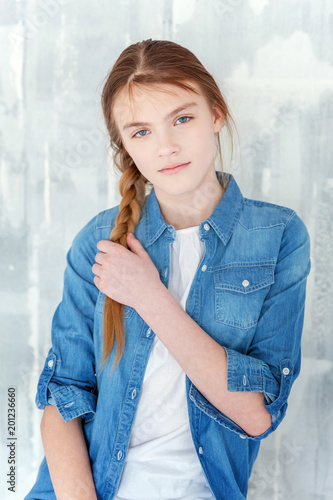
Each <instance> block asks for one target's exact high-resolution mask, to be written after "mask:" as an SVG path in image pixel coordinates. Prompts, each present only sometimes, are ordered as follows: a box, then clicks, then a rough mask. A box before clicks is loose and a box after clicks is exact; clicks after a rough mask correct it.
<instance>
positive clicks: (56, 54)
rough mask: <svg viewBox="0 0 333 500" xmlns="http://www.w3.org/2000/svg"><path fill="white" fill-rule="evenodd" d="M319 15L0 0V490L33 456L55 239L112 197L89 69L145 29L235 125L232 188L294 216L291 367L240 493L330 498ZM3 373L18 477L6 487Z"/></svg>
mask: <svg viewBox="0 0 333 500" xmlns="http://www.w3.org/2000/svg"><path fill="white" fill-rule="evenodd" d="M332 18H333V4H332V2H329V1H325V0H308V1H305V0H299V1H290V0H289V1H286V0H281V1H274V0H270V1H268V0H210V1H207V0H197V1H195V0H173V1H172V0H164V1H163V0H155V1H150V0H135V1H134V0H127V1H126V0H125V1H122V2H119V1H117V2H116V1H114V0H108V1H107V0H104V1H102V0H99V1H98V0H95V1H94V2H87V1H82V0H81V1H74V0H72V1H68V0H61V1H60V0H43V1H41V0H40V1H33V0H17V1H9V0H8V1H5V0H2V1H1V2H0V37H1V39H0V43H1V48H0V71H1V76H0V119H1V136H0V148H1V152H0V247H1V248H0V250H1V259H0V266H1V269H0V294H1V297H0V328H1V338H0V342H1V345H0V349H1V351H0V352H1V358H2V359H1V365H0V366H1V372H0V375H1V378H0V380H1V382H0V387H1V404H0V407H1V414H0V423H1V454H0V459H1V463H0V470H1V486H0V491H1V497H2V498H4V497H5V498H11V499H13V500H16V499H21V498H22V497H23V496H24V494H26V493H27V491H29V489H30V487H31V485H32V484H33V482H34V480H35V477H36V474H37V469H38V466H39V463H40V461H41V459H42V457H43V448H42V442H41V438H40V430H39V423H40V419H41V416H42V412H41V411H40V410H37V409H36V407H35V406H34V398H35V392H36V385H37V380H38V377H39V374H40V372H41V370H42V367H43V364H44V360H45V356H46V354H47V351H48V348H49V346H50V328H51V320H52V316H53V313H54V310H55V308H56V306H57V305H58V303H59V301H60V300H61V294H62V276H63V271H64V268H65V256H66V252H67V250H68V248H69V246H70V244H71V242H72V239H73V238H74V236H75V234H76V233H77V231H78V230H79V229H80V228H81V227H82V226H83V225H84V224H85V223H86V222H87V221H88V220H89V219H90V218H91V217H93V216H94V215H96V214H97V212H99V211H100V210H104V209H105V208H109V207H111V206H114V205H116V204H117V203H119V200H120V197H119V193H118V185H117V181H118V178H119V177H118V175H116V174H114V173H112V163H111V160H110V154H109V153H108V148H107V146H108V136H107V132H106V129H105V127H104V122H103V117H102V112H101V107H100V94H101V91H102V88H103V80H104V78H105V77H106V75H107V73H108V71H109V69H110V68H111V66H112V65H113V63H114V62H115V60H116V58H117V57H118V56H119V54H120V52H121V51H122V50H123V49H124V48H125V47H126V46H128V45H129V44H130V43H134V42H137V41H139V40H142V39H145V38H161V39H170V40H174V41H176V42H178V43H180V44H182V45H185V46H186V47H188V48H189V49H190V50H192V51H193V52H194V53H195V54H196V55H197V56H198V57H199V59H200V60H201V61H202V62H203V64H204V65H205V66H206V67H207V69H208V70H209V71H210V72H211V73H212V74H213V76H214V77H215V78H216V80H217V82H218V84H219V85H220V86H221V90H222V92H223V94H224V95H225V97H226V100H227V102H228V103H229V105H230V109H231V112H232V113H233V116H234V118H235V121H236V125H237V128H238V130H239V133H240V140H241V143H240V146H239V147H238V154H237V152H236V155H235V160H234V161H233V162H232V164H231V165H229V166H228V160H226V163H225V169H226V170H227V171H230V172H231V173H233V174H234V175H235V177H236V180H237V182H238V183H239V184H240V186H241V188H242V191H243V194H244V196H247V197H250V198H255V199H259V200H264V201H270V202H272V203H277V204H280V205H285V206H288V207H290V208H293V209H295V210H296V211H297V213H298V215H299V216H300V217H301V218H302V219H303V221H304V222H305V224H306V226H307V228H308V231H309V233H310V237H311V243H312V250H311V252H312V255H311V258H312V271H311V274H310V276H309V279H308V292H307V302H306V313H305V323H304V333H303V366H302V372H301V375H300V377H299V379H298V380H297V381H296V383H295V385H294V387H293V390H292V394H291V397H290V402H289V409H288V412H287V416H286V418H285V420H284V421H283V423H282V424H281V426H280V427H279V428H278V430H277V431H276V432H275V433H274V434H272V435H271V436H269V438H267V440H265V441H264V442H263V443H262V445H261V450H260V452H259V458H258V459H257V462H256V464H255V468H254V471H253V474H252V477H251V481H250V492H249V496H248V498H249V500H267V499H271V500H280V499H282V498H283V499H288V500H310V499H311V500H312V499H313V500H326V499H327V500H328V499H330V498H333V456H332V455H333V432H332V431H333V424H332V422H333V405H332V392H333V373H332V371H333V367H332V359H333V335H332V316H333V308H332V293H331V283H332V280H333V272H332V268H333V244H332V237H331V235H332V233H333V168H332V152H333V141H332V121H333V36H332ZM240 152H241V157H242V161H240V154H239V153H240ZM225 154H226V157H227V152H225ZM13 385H14V386H15V387H16V391H17V415H18V420H17V437H18V441H17V443H18V445H17V449H16V450H17V462H18V463H17V470H18V474H17V487H18V488H17V493H16V494H10V493H7V495H5V494H6V485H5V481H6V478H5V474H6V473H7V472H8V470H9V466H8V464H7V456H8V449H7V448H6V438H7V412H6V391H7V388H8V387H9V386H13Z"/></svg>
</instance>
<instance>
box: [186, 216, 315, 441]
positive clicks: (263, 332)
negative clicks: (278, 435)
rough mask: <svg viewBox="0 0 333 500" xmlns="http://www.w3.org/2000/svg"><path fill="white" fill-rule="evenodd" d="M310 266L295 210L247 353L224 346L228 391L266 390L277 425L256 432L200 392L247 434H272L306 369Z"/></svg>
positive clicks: (226, 422)
mask: <svg viewBox="0 0 333 500" xmlns="http://www.w3.org/2000/svg"><path fill="white" fill-rule="evenodd" d="M310 269H311V261H310V238H309V234H308V231H307V229H306V226H305V225H304V223H303V221H302V220H301V219H300V218H299V217H298V216H297V214H296V212H294V213H293V215H292V216H291V218H290V219H289V221H288V223H287V225H286V227H285V230H284V233H283V236H282V241H281V246H280V252H279V256H278V259H277V263H276V267H275V273H274V283H273V284H272V285H271V287H270V289H269V292H268V294H267V296H266V298H265V301H264V303H263V306H262V309H261V313H260V317H259V320H258V324H257V328H256V332H255V334H254V338H253V341H252V343H251V346H250V348H249V350H248V352H247V353H246V354H243V353H240V352H238V351H235V350H234V349H230V348H227V347H224V349H225V351H226V353H227V388H228V391H231V392H262V393H263V394H264V404H265V406H266V409H267V410H268V412H269V413H270V414H271V415H272V424H271V427H270V428H269V429H267V431H266V432H265V433H263V434H261V435H259V436H250V435H249V434H247V433H246V432H245V431H244V430H243V429H242V428H241V427H239V426H238V425H237V424H236V423H235V422H233V421H232V420H231V419H230V418H228V417H227V416H226V415H225V414H224V413H222V412H220V411H219V410H218V409H217V408H216V407H215V406H213V405H212V404H211V403H210V402H209V401H208V400H207V399H206V398H205V397H204V396H203V395H202V394H201V393H199V394H200V396H199V399H200V401H198V403H199V404H200V406H201V407H202V408H204V407H205V412H206V413H207V414H208V415H210V416H211V417H212V418H214V419H215V420H216V421H217V422H218V423H219V424H221V425H223V426H225V427H226V428H228V429H229V430H231V431H234V432H236V433H237V434H239V436H240V437H242V438H244V439H246V438H248V439H253V440H261V439H263V438H265V437H267V436H268V435H269V434H270V433H271V432H273V431H274V430H275V429H276V428H277V427H278V425H279V424H280V422H281V421H282V419H283V418H284V416H285V413H286V410H287V406H288V402H287V400H288V396H289V393H290V389H291V387H292V385H293V383H294V381H295V380H296V378H297V377H298V375H299V372H300V366H301V336H302V330H303V321H304V308H305V296H306V280H307V277H308V275H309V273H310ZM197 397H198V394H197V395H196V398H197Z"/></svg>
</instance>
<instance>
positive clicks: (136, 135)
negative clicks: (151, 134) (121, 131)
mask: <svg viewBox="0 0 333 500" xmlns="http://www.w3.org/2000/svg"><path fill="white" fill-rule="evenodd" d="M140 132H148V130H139V132H137V133H136V134H134V135H133V137H144V135H147V134H144V135H139V136H138V134H140Z"/></svg>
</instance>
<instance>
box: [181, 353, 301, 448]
mask: <svg viewBox="0 0 333 500" xmlns="http://www.w3.org/2000/svg"><path fill="white" fill-rule="evenodd" d="M225 349H226V351H227V356H228V368H227V388H228V390H229V391H232V392H240V391H243V392H245V391H247V392H262V393H263V394H264V397H265V406H266V408H267V411H268V412H269V413H270V414H271V415H272V425H271V427H269V429H267V430H266V431H265V432H264V433H263V434H260V435H259V436H250V435H249V434H247V433H246V432H245V431H244V430H243V429H242V428H241V427H240V426H239V425H237V424H236V423H235V422H234V421H233V420H231V419H230V418H229V417H228V416H227V415H225V414H224V413H222V412H221V411H220V410H218V409H217V408H216V407H215V406H213V405H212V404H211V403H210V402H209V401H208V400H207V399H206V398H205V397H204V396H203V395H202V394H201V392H200V391H198V389H197V388H196V387H195V386H194V385H193V384H192V383H191V384H190V391H189V397H190V399H191V400H192V401H193V402H194V404H195V405H196V406H197V407H198V408H199V409H200V410H202V411H203V412H204V413H205V414H206V415H208V416H209V417H210V418H212V419H214V420H215V421H216V422H217V423H218V424H220V425H223V427H225V428H227V429H229V430H230V431H232V432H235V433H236V434H238V435H239V437H240V438H242V439H252V440H255V441H259V440H261V439H264V438H266V437H267V436H268V435H269V434H271V433H272V432H273V431H274V430H275V429H276V428H277V427H278V425H279V424H280V423H281V421H282V420H283V418H284V416H285V414H286V410H287V407H288V403H287V398H288V395H289V392H290V388H291V384H292V375H293V368H294V366H293V364H292V362H291V360H290V359H284V360H282V361H281V363H280V372H281V383H280V384H279V383H278V382H277V381H276V379H275V378H274V377H273V375H272V373H271V371H270V369H269V367H268V365H267V364H266V363H265V362H263V361H261V360H259V359H256V358H253V357H251V356H247V355H245V354H241V353H239V352H237V351H234V350H233V349H227V348H225ZM229 363H230V366H229ZM244 377H245V378H244Z"/></svg>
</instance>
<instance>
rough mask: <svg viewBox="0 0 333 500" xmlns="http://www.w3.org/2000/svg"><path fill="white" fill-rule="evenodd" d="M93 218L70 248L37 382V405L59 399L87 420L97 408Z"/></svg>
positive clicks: (64, 412)
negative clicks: (60, 298) (43, 362)
mask: <svg viewBox="0 0 333 500" xmlns="http://www.w3.org/2000/svg"><path fill="white" fill-rule="evenodd" d="M95 219H96V217H94V218H93V219H91V221H90V222H88V224H86V226H85V227H84V228H83V229H81V231H80V232H79V233H78V234H77V235H76V237H75V238H74V240H73V243H72V246H71V248H70V250H69V251H68V253H67V256H66V262H67V265H66V269H65V273H64V287H63V296H62V301H61V302H60V304H59V305H58V307H57V309H56V311H55V313H54V316H53V319H52V330H51V341H52V346H51V348H50V350H49V352H48V355H47V357H46V360H45V364H44V368H43V370H42V372H41V375H40V377H39V381H38V385H37V393H36V406H37V408H39V409H44V408H45V406H46V405H50V404H55V405H56V406H57V408H58V410H59V412H60V414H61V416H62V417H63V419H64V420H65V421H66V422H68V421H69V420H71V419H73V418H75V417H78V416H80V415H81V416H82V418H83V419H84V420H85V421H86V422H88V421H90V420H92V419H93V418H94V416H95V410H96V402H97V395H96V388H97V382H96V373H95V351H94V340H93V328H94V326H93V325H94V312H95V304H96V300H97V297H98V293H99V290H98V288H97V287H96V285H95V283H94V281H93V278H94V273H93V272H92V270H91V267H92V265H93V264H94V262H95V260H94V258H95V255H96V253H97V252H98V249H97V247H96V245H97V240H96V236H95Z"/></svg>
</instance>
